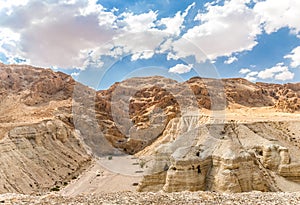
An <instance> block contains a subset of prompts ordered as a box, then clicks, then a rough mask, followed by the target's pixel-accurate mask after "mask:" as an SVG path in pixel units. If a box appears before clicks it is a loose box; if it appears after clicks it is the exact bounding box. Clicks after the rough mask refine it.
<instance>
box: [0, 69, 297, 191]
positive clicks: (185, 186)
mask: <svg viewBox="0 0 300 205" xmlns="http://www.w3.org/2000/svg"><path fill="white" fill-rule="evenodd" d="M0 80H1V81H0V85H1V87H0V154H1V155H0V165H1V169H0V184H1V185H0V192H1V193H4V192H19V193H36V192H44V191H49V190H50V189H55V190H57V189H59V188H61V187H63V186H64V185H66V184H67V183H69V182H70V181H71V179H72V178H73V179H74V178H76V177H77V176H78V175H80V174H82V173H84V171H83V170H84V169H86V167H88V166H89V164H90V161H91V159H93V157H107V156H114V155H124V154H129V155H135V156H134V157H138V158H139V159H140V161H141V164H140V165H141V166H143V169H144V179H143V180H142V181H141V182H140V183H139V186H138V189H139V190H140V191H158V190H164V191H167V192H173V191H184V190H190V191H197V190H211V191H219V192H244V191H251V190H259V191H279V190H283V191H284V190H285V188H284V187H283V186H281V185H280V183H278V181H277V180H278V179H284V180H287V183H294V182H295V183H298V182H299V181H300V180H299V178H300V175H299V173H300V165H299V161H300V154H299V153H300V152H299V149H300V138H299V137H298V136H299V135H300V130H299V127H300V126H299V120H298V119H299V117H300V114H299V109H300V106H299V105H298V102H299V94H300V93H299V92H300V84H286V85H277V84H265V83H251V82H249V81H246V80H244V79H223V80H216V79H206V78H199V77H195V78H191V79H190V80H188V81H186V82H177V81H175V80H171V79H166V78H163V77H159V76H153V77H143V78H132V79H127V80H125V81H123V82H120V83H116V84H114V85H113V86H112V87H110V88H109V89H108V90H105V91H95V90H93V89H91V88H88V87H86V86H84V85H81V84H80V83H77V82H75V81H74V80H73V79H72V78H71V77H70V76H68V75H66V74H64V73H61V72H53V71H52V70H50V69H39V68H34V67H30V66H19V65H10V66H8V65H3V64H0Z"/></svg>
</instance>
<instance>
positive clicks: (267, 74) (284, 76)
mask: <svg viewBox="0 0 300 205" xmlns="http://www.w3.org/2000/svg"><path fill="white" fill-rule="evenodd" d="M257 77H258V78H260V79H275V80H281V81H285V80H292V79H293V78H294V73H292V72H290V71H289V69H288V67H287V66H285V65H284V64H283V63H278V64H277V65H276V66H274V67H272V68H267V69H265V70H263V71H260V72H259V73H258V74H257Z"/></svg>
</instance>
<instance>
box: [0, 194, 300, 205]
mask: <svg viewBox="0 0 300 205" xmlns="http://www.w3.org/2000/svg"><path fill="white" fill-rule="evenodd" d="M0 204H16V205H17V204H18V205H23V204H24V205H25V204H26V205H27V204H28V205H29V204H53V205H54V204H55V205H56V204H57V205H60V204H74V205H79V204H95V205H98V204H122V205H123V204H130V205H131V204H143V205H148V204H164V205H168V204H176V205H177V204H222V205H223V204H230V205H234V204H255V205H256V204H260V205H264V204H266V205H273V204H278V205H290V204H300V193H296V192H295V193H281V192H280V193H262V192H249V193H240V194H220V193H213V192H177V193H164V192H157V193H152V192H144V193H137V192H116V193H107V194H97V195H80V196H77V197H63V196H59V195H56V194H48V195H44V196H28V195H19V194H3V195H0Z"/></svg>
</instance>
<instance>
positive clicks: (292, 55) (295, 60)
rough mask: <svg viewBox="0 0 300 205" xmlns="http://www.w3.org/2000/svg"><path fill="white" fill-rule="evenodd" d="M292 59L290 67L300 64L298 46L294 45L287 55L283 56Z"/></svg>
mask: <svg viewBox="0 0 300 205" xmlns="http://www.w3.org/2000/svg"><path fill="white" fill-rule="evenodd" d="M284 58H289V59H291V60H292V62H291V67H293V68H296V67H298V66H300V46H298V47H296V48H295V49H294V50H292V52H291V53H290V54H289V55H286V56H284Z"/></svg>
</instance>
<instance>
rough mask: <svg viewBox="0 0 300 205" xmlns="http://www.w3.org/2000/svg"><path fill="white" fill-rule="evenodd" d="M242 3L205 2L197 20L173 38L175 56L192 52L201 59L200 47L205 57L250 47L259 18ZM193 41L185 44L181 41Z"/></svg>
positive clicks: (256, 31) (251, 46)
mask: <svg viewBox="0 0 300 205" xmlns="http://www.w3.org/2000/svg"><path fill="white" fill-rule="evenodd" d="M246 3H249V1H248V0H244V1H243V0H231V1H225V2H224V5H211V4H207V12H206V13H199V14H198V15H197V16H196V18H195V20H199V21H200V22H201V24H200V25H198V26H195V27H193V28H191V29H189V30H188V31H187V33H185V34H184V35H183V37H182V38H181V39H180V40H178V41H176V42H174V51H175V52H176V54H177V55H178V56H179V57H186V56H188V55H196V59H197V61H203V60H205V59H203V58H204V56H203V53H202V54H201V52H199V49H201V50H202V51H203V52H204V53H205V54H206V56H207V57H208V58H209V59H215V58H217V57H219V56H230V55H231V54H232V53H235V52H241V51H245V50H251V49H252V48H253V47H254V46H255V45H256V44H257V42H256V36H257V35H259V34H261V28H260V22H259V19H258V18H257V16H256V14H255V13H254V12H253V10H252V9H251V8H249V7H248V6H247V5H246ZM185 39H186V40H188V41H189V42H191V43H193V44H194V45H195V46H194V47H193V48H190V47H187V46H186V43H185V41H186V40H185Z"/></svg>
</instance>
